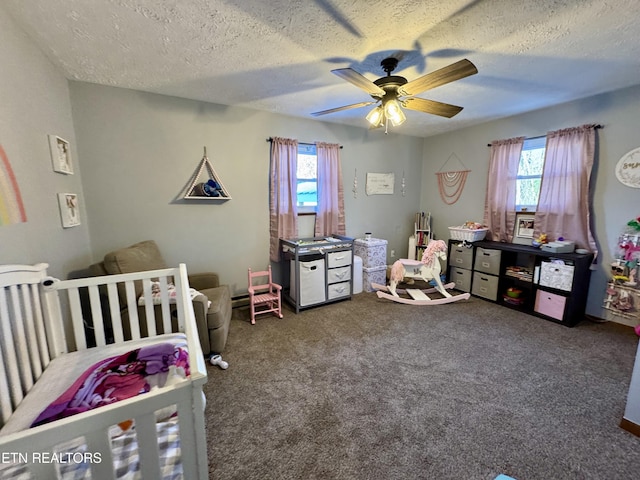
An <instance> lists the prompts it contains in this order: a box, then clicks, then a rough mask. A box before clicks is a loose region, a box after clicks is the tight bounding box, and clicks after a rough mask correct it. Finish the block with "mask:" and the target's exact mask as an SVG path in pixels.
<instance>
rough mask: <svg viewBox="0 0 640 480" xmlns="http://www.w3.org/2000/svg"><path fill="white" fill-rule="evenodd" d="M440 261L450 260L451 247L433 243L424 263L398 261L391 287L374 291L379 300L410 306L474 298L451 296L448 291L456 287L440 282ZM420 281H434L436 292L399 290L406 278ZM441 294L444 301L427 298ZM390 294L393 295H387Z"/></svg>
mask: <svg viewBox="0 0 640 480" xmlns="http://www.w3.org/2000/svg"><path fill="white" fill-rule="evenodd" d="M440 259H443V260H445V261H446V259H447V245H446V243H444V241H443V240H431V241H430V242H429V244H428V245H427V248H425V250H424V254H423V255H422V260H409V259H404V258H403V259H400V260H397V261H396V262H395V263H394V264H393V266H392V267H391V275H390V276H391V278H390V282H389V286H388V287H386V286H384V285H378V284H375V283H374V284H372V287H373V288H375V289H376V290H377V292H376V294H377V295H378V297H379V298H386V299H388V300H392V301H394V302H398V303H406V304H408V305H441V304H443V303H452V302H457V301H458V300H468V299H469V297H470V296H471V295H470V294H469V293H463V294H460V295H451V294H450V293H449V292H447V290H446V289H447V288H453V287H454V286H455V284H454V283H448V284H447V285H442V282H441V281H440V272H441V268H442V267H441V266H440ZM406 277H408V278H412V279H413V278H419V279H421V280H424V281H425V282H427V283H428V282H429V281H430V280H432V279H433V280H434V282H435V284H436V286H435V288H430V289H426V290H420V289H417V288H412V289H407V290H401V289H398V288H397V286H398V283H400V282H402V281H403V279H404V278H406ZM436 291H437V292H438V293H440V294H441V295H442V296H443V298H436V299H433V300H432V299H431V298H429V297H428V296H427V293H432V292H436ZM387 292H389V293H387ZM398 293H407V294H408V295H409V296H410V297H411V298H404V297H401V296H400V295H398Z"/></svg>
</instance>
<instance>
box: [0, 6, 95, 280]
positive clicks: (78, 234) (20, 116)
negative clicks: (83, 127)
mask: <svg viewBox="0 0 640 480" xmlns="http://www.w3.org/2000/svg"><path fill="white" fill-rule="evenodd" d="M0 65H1V66H2V68H0V86H1V87H0V144H2V146H3V148H4V150H5V152H6V154H7V156H8V158H9V161H10V163H11V166H12V169H13V171H14V174H15V176H16V180H17V182H18V185H19V188H20V191H21V193H22V199H23V202H24V206H25V210H26V215H27V222H25V223H18V224H13V225H3V226H0V264H10V263H37V262H47V263H49V265H50V267H49V272H50V273H51V274H52V275H55V276H57V277H62V278H65V277H66V275H67V274H68V273H69V272H72V271H74V270H76V269H78V268H80V267H81V266H83V265H85V264H86V262H87V261H88V260H89V259H90V244H89V234H88V228H87V223H86V221H85V220H86V217H85V209H84V203H83V192H82V176H81V162H79V161H78V160H79V158H78V155H77V150H76V141H75V132H74V129H73V122H72V119H71V104H70V99H69V87H68V83H67V80H66V79H65V78H64V77H63V76H62V75H61V74H60V73H59V72H58V71H57V70H56V68H55V67H54V65H53V64H52V63H51V62H50V61H49V60H48V59H47V58H46V57H45V56H44V54H43V53H42V52H41V51H40V50H38V49H37V48H36V47H35V46H34V45H33V43H32V42H31V41H30V40H29V39H28V37H27V36H26V35H25V34H24V33H23V32H22V30H20V29H18V28H17V27H16V26H15V24H14V23H13V22H12V21H11V19H10V18H8V17H7V15H6V14H0ZM48 134H54V135H58V136H60V137H62V138H64V139H65V140H67V141H69V143H70V145H71V155H72V159H73V162H74V164H75V165H74V170H75V174H74V175H63V174H60V173H55V172H54V171H53V169H52V164H51V157H50V154H49V143H48V140H47V135H48ZM57 193H76V194H78V195H79V198H80V216H81V221H82V224H81V225H80V226H77V227H73V228H68V229H63V228H62V224H61V222H60V212H59V208H58V200H57Z"/></svg>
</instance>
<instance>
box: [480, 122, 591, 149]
mask: <svg viewBox="0 0 640 480" xmlns="http://www.w3.org/2000/svg"><path fill="white" fill-rule="evenodd" d="M593 128H595V129H596V130H599V129H601V128H604V125H600V124H597V125H594V126H593ZM542 137H546V135H538V136H537V137H529V138H525V140H533V139H534V138H542ZM490 146H491V144H490V143H487V147H490Z"/></svg>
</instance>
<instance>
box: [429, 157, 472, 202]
mask: <svg viewBox="0 0 640 480" xmlns="http://www.w3.org/2000/svg"><path fill="white" fill-rule="evenodd" d="M452 159H453V160H457V161H458V163H459V165H461V166H462V167H463V168H462V169H458V170H451V169H447V170H445V171H443V170H444V168H445V167H446V166H447V164H448V163H449V162H450V161H451V160H452ZM447 168H450V167H447ZM470 171H471V170H469V169H468V168H467V167H466V166H465V165H464V163H462V160H460V159H459V158H458V156H457V155H456V154H455V153H452V154H451V155H450V156H449V158H448V159H447V161H446V162H444V165H442V167H440V170H438V171H437V172H436V176H437V177H438V190H439V191H440V198H442V201H443V202H444V203H446V204H447V205H453V204H454V203H456V202H457V201H458V200H459V199H460V196H461V195H462V190H463V189H464V184H465V182H466V181H467V174H468V173H469V172H470Z"/></svg>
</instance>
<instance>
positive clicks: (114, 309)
mask: <svg viewBox="0 0 640 480" xmlns="http://www.w3.org/2000/svg"><path fill="white" fill-rule="evenodd" d="M107 294H108V295H109V313H110V314H111V328H113V338H114V341H115V343H121V342H124V334H123V332H122V316H121V315H120V302H119V301H118V287H117V285H116V284H115V283H109V284H107Z"/></svg>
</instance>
